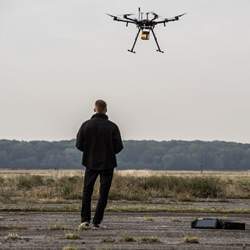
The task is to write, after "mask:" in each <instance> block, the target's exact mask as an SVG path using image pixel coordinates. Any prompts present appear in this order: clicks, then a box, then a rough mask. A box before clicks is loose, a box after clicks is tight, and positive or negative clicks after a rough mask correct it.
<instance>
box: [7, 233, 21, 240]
mask: <svg viewBox="0 0 250 250" xmlns="http://www.w3.org/2000/svg"><path fill="white" fill-rule="evenodd" d="M4 239H5V240H13V241H16V240H22V239H23V238H22V237H21V236H20V235H19V234H17V233H9V234H8V235H7V236H5V237H4Z"/></svg>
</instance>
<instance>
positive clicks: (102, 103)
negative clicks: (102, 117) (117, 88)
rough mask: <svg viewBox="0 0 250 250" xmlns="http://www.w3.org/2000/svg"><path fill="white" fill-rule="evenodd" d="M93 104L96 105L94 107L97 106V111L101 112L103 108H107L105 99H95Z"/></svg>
mask: <svg viewBox="0 0 250 250" xmlns="http://www.w3.org/2000/svg"><path fill="white" fill-rule="evenodd" d="M95 106H96V108H97V110H98V111H99V112H102V111H104V110H105V109H107V103H106V102H105V101H103V100H97V101H96V102H95Z"/></svg>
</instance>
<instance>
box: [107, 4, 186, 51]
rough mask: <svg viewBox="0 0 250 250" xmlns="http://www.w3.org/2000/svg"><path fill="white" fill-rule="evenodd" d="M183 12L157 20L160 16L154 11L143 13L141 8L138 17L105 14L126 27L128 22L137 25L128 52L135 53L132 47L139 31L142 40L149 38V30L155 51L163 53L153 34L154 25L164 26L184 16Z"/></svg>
mask: <svg viewBox="0 0 250 250" xmlns="http://www.w3.org/2000/svg"><path fill="white" fill-rule="evenodd" d="M144 14H145V15H146V17H145V16H144ZM185 14H186V13H183V14H181V15H178V16H175V17H173V18H165V19H163V20H159V18H160V17H159V15H157V14H156V13H154V12H147V13H143V12H141V9H140V8H139V9H138V18H133V17H132V16H133V15H134V14H124V15H122V17H118V16H114V15H110V14H107V15H108V16H110V17H112V18H113V20H114V21H117V22H123V23H126V26H127V27H128V24H134V25H136V26H137V28H138V32H137V34H136V37H135V41H134V43H133V46H132V48H131V49H130V50H128V51H129V52H131V53H135V50H134V48H135V45H136V42H137V40H138V37H139V35H140V33H141V39H142V40H149V38H150V32H152V34H153V37H154V40H155V43H156V45H157V51H158V52H161V53H164V51H162V50H161V48H160V45H159V43H158V40H157V37H156V35H155V32H154V28H155V26H156V25H158V24H163V25H164V26H166V23H168V22H174V21H178V20H179V19H180V17H182V16H184V15H185Z"/></svg>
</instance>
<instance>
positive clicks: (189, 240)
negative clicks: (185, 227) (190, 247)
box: [184, 235, 200, 244]
mask: <svg viewBox="0 0 250 250" xmlns="http://www.w3.org/2000/svg"><path fill="white" fill-rule="evenodd" d="M184 242H185V243H189V244H199V243H200V242H199V238H198V237H196V236H190V235H188V236H186V237H184Z"/></svg>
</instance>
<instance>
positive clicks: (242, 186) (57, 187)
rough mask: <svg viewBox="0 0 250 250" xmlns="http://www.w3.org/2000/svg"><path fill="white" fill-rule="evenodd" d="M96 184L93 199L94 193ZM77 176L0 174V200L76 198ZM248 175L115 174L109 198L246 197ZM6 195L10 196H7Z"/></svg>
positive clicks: (248, 194) (249, 182) (79, 191)
mask: <svg viewBox="0 0 250 250" xmlns="http://www.w3.org/2000/svg"><path fill="white" fill-rule="evenodd" d="M98 185H99V183H98V182H97V185H96V187H95V190H94V195H93V199H96V198H97V197H98ZM82 186H83V178H82V177H81V176H78V175H77V176H72V177H71V176H63V177H60V178H59V177H55V176H50V177H49V176H40V175H21V176H18V175H17V176H13V177H8V178H3V177H1V176H0V191H1V192H0V193H1V194H0V201H2V202H7V201H9V202H12V203H13V202H14V199H17V198H18V199H26V201H28V200H30V201H32V200H39V199H47V200H48V201H49V200H58V201H62V200H79V199H81V197H82ZM249 191H250V178H249V177H245V178H243V177H241V178H235V179H233V178H225V177H216V176H186V177H183V176H167V175H163V176H158V175H151V176H139V177H135V176H130V175H127V176H121V175H118V174H115V176H114V180H113V184H112V187H111V190H110V195H109V198H110V199H111V200H129V201H150V200H151V199H154V198H163V199H164V198H174V199H175V200H179V201H194V200H195V199H197V198H204V199H206V198H216V199H218V198H220V199H227V198H231V199H233V198H237V199H238V198H249V197H250V192H249ZM10 197H12V198H11V199H10Z"/></svg>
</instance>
